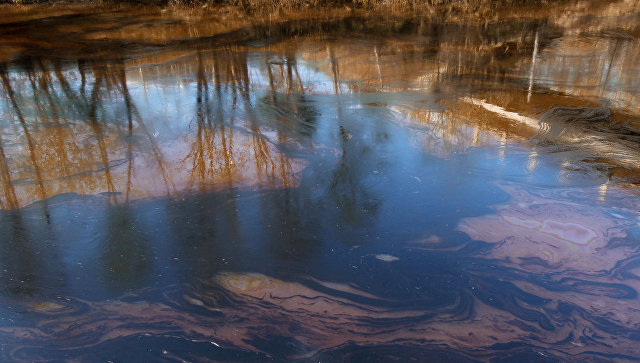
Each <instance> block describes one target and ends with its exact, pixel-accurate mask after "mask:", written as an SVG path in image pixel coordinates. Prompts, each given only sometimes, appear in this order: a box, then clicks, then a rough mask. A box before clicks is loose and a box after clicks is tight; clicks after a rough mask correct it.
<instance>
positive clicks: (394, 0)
mask: <svg viewBox="0 0 640 363" xmlns="http://www.w3.org/2000/svg"><path fill="white" fill-rule="evenodd" d="M550 1H556V2H557V1H562V0H503V1H497V0H0V4H42V3H48V4H89V5H105V4H134V5H158V6H167V5H169V6H172V5H173V6H207V5H231V6H234V7H238V8H241V9H245V10H255V9H263V8H268V9H269V8H270V9H273V8H276V7H307V6H323V7H335V6H349V7H358V8H370V7H378V6H384V7H388V6H394V7H395V6H400V7H411V8H420V7H433V6H447V7H449V8H450V9H451V10H452V11H465V10H466V11H474V10H475V9H477V7H479V6H482V7H486V6H490V7H494V6H499V5H501V4H513V3H532V2H536V3H540V2H550Z"/></svg>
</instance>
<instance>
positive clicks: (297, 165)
mask: <svg viewBox="0 0 640 363" xmlns="http://www.w3.org/2000/svg"><path fill="white" fill-rule="evenodd" d="M566 21H567V20H565V22H566ZM373 22H374V21H373V20H371V19H366V18H363V19H358V18H347V19H343V20H336V21H335V22H333V23H331V22H328V23H322V24H324V25H322V24H321V25H318V24H312V25H309V29H305V28H304V26H303V25H302V24H301V23H300V22H294V23H292V24H289V25H290V26H293V27H289V26H288V25H286V24H281V25H279V26H278V28H276V29H270V30H269V32H270V34H271V36H270V37H271V38H273V37H280V39H279V41H278V42H276V43H269V44H253V43H252V42H253V41H252V40H249V41H248V42H245V43H242V42H244V41H241V44H238V45H227V46H222V47H214V48H209V49H207V48H204V49H203V48H201V45H202V44H204V43H203V41H202V40H200V39H198V38H197V39H195V40H194V41H192V43H193V44H191V45H190V43H185V42H181V43H180V45H176V46H175V47H173V48H172V49H170V50H167V51H163V52H161V53H157V52H156V53H155V54H153V55H143V56H142V57H136V58H133V59H130V60H129V59H127V58H126V54H125V56H124V57H121V58H115V59H114V58H113V57H110V58H105V59H92V58H79V59H78V60H74V61H69V60H66V59H61V58H58V57H51V58H50V57H45V56H43V55H39V56H29V57H22V58H17V59H14V60H13V61H12V62H10V63H6V64H4V65H2V67H1V68H0V76H1V79H2V87H3V90H4V94H5V96H6V97H5V102H4V103H3V105H2V112H3V114H4V115H5V117H3V121H2V125H1V126H2V133H1V137H2V142H1V143H0V145H1V148H0V155H1V156H2V157H0V161H1V165H0V169H1V170H0V172H1V173H0V174H1V175H2V188H3V191H4V192H3V193H2V197H1V198H0V206H1V207H2V208H4V209H14V208H18V207H21V206H25V205H28V204H29V203H32V202H33V201H35V200H41V199H45V198H47V197H50V196H53V195H56V194H60V193H66V192H76V193H82V194H96V193H108V194H109V195H110V198H111V199H112V200H113V201H114V202H122V201H128V200H130V199H131V198H134V199H137V198H144V197H151V196H169V195H176V194H179V193H183V192H186V191H195V190H198V191H205V190H214V189H219V188H223V187H224V188H234V187H253V188H276V187H289V186H293V185H296V183H297V178H296V174H297V173H299V172H300V171H301V170H302V169H303V168H304V166H305V164H306V160H305V158H304V157H301V154H300V153H302V154H304V153H310V152H313V150H314V148H315V147H325V148H328V149H333V150H334V152H336V153H342V152H344V150H341V146H340V144H339V143H331V142H330V143H326V140H321V139H320V138H319V137H318V135H317V128H318V124H319V123H322V122H320V121H319V120H318V119H319V118H323V119H325V120H326V118H327V112H326V108H327V107H330V108H331V109H332V110H333V109H334V110H335V118H336V119H337V120H338V121H337V123H338V124H342V123H343V122H341V121H340V119H341V118H342V117H344V112H345V111H344V110H343V108H345V107H347V108H349V107H350V108H353V107H364V108H379V109H380V110H379V112H387V113H388V114H389V117H390V118H391V119H393V120H396V121H397V122H401V123H408V124H409V125H413V127H422V128H423V129H424V128H427V129H428V132H427V133H426V135H427V137H425V138H423V139H422V140H421V141H420V142H421V143H422V144H423V145H424V147H425V148H426V149H427V150H428V151H429V152H431V153H436V154H439V155H442V156H446V155H448V154H450V153H451V152H454V151H464V150H465V149H467V148H469V147H473V146H479V145H498V144H504V143H505V142H507V141H525V140H527V139H529V138H530V137H532V136H534V135H536V133H538V132H539V130H538V125H537V121H533V122H530V123H529V124H527V123H526V122H517V121H518V118H516V119H514V118H513V117H510V116H509V115H514V114H515V115H518V116H517V117H523V118H527V117H528V118H534V119H535V118H538V117H539V115H540V112H541V111H543V110H545V109H546V108H547V107H549V106H553V105H558V104H561V105H565V106H570V107H585V106H586V107H599V105H600V104H601V102H600V101H601V100H605V101H606V102H608V104H609V105H610V106H611V107H615V110H618V111H616V112H617V113H616V112H614V113H613V114H612V115H611V117H610V118H609V120H610V122H612V123H614V124H616V123H626V125H627V126H625V127H626V128H627V130H628V131H629V132H631V134H632V135H634V136H632V137H633V138H637V133H638V131H637V129H638V126H637V122H638V121H637V115H635V111H634V110H636V109H637V107H638V104H637V100H638V97H637V90H638V89H640V87H638V85H637V84H636V82H638V77H633V76H632V73H630V72H628V71H627V70H632V69H635V68H637V62H638V59H637V57H632V56H631V55H632V54H635V53H637V52H636V50H637V49H636V48H637V46H638V45H637V42H636V41H635V40H634V38H632V37H630V38H629V37H627V38H625V37H612V38H605V39H604V40H602V38H599V39H600V40H598V39H594V38H590V37H588V36H587V37H585V36H578V37H576V36H574V35H571V34H570V35H565V36H560V34H562V32H563V30H562V29H563V27H562V26H563V25H565V26H566V24H562V23H561V21H555V22H554V21H551V20H549V21H542V22H541V21H538V20H532V21H530V22H526V21H524V22H522V23H518V24H510V23H498V24H492V26H493V27H492V28H491V30H490V31H489V29H487V28H482V27H477V26H476V25H470V24H465V23H462V24H456V23H437V22H435V23H434V22H433V19H430V18H418V19H404V20H397V21H395V22H394V21H392V20H387V21H386V22H382V23H379V24H378V25H376V26H375V27H373ZM593 22H594V24H595V23H596V22H595V21H593ZM631 24H633V23H631ZM620 25H621V24H615V26H617V27H619V26H620ZM599 26H602V25H601V24H599ZM515 28H518V29H519V30H517V31H515ZM320 29H321V30H320ZM332 29H336V30H332ZM358 29H367V30H368V31H373V32H374V34H375V33H377V32H379V33H380V35H375V36H374V37H372V38H371V39H367V40H365V39H360V38H359V37H360V35H359V34H360V33H359V30H358ZM337 30H339V31H340V32H342V33H343V35H344V34H353V35H354V36H355V37H351V38H349V37H344V36H343V37H342V38H340V40H338V41H329V42H328V41H327V40H326V37H327V34H326V33H327V31H328V32H329V33H331V32H332V31H337ZM287 32H288V33H290V34H300V33H302V34H310V35H311V36H309V35H307V37H306V38H303V39H298V38H295V37H294V38H286V37H284V38H282V37H283V34H284V33H287ZM318 32H320V33H319V34H322V35H313V34H318ZM254 33H257V34H260V33H261V30H257V29H256V30H254ZM278 34H280V35H278ZM383 34H387V35H384V36H383ZM388 34H392V36H391V37H389V35H388ZM256 37H258V38H259V37H260V35H257V36H256ZM267 39H269V37H267ZM593 42H599V43H597V44H596V43H593ZM603 42H604V43H603ZM607 42H608V43H607ZM600 43H603V44H600ZM192 48H193V49H192ZM589 49H593V50H595V49H598V51H589ZM532 55H533V58H531V57H532ZM585 67H586V69H588V70H589V71H588V72H586V74H583V73H584V72H583V71H584V69H585ZM579 69H580V72H583V73H580V77H577V76H576V75H574V73H575V72H578V70H579ZM505 88H506V89H508V91H506V92H504V91H502V90H503V89H505ZM611 90H615V91H611ZM612 92H613V93H612ZM323 94H324V95H334V97H335V101H331V102H329V101H327V99H326V98H318V95H323ZM345 95H360V96H357V99H356V98H354V96H345ZM349 97H351V98H349ZM478 99H483V100H486V101H482V102H480V103H479V102H478V101H473V100H478ZM470 100H471V101H470ZM491 105H502V106H499V108H500V109H502V110H503V111H505V112H502V113H501V112H496V111H495V110H494V109H493V108H491V107H493V106H491ZM547 105H549V106H547ZM504 107H506V109H505V108H504ZM507 109H508V110H507ZM332 112H333V111H332ZM505 115H507V116H505ZM629 118H631V123H629ZM634 125H635V126H634ZM340 127H341V131H340V132H341V133H342V134H343V136H342V137H349V136H348V135H349V134H348V130H344V129H343V128H344V126H340ZM627 133H628V132H627ZM547 136H548V135H547ZM552 136H553V135H552ZM609 136H610V135H609ZM610 138H611V137H609V139H610ZM614 138H615V135H614ZM574 139H575V138H574ZM547 141H548V140H547ZM557 141H558V142H560V141H566V139H565V140H557ZM609 141H610V140H604V141H603V143H604V142H609ZM625 150H627V151H625V152H624V153H623V154H624V155H617V157H613V158H610V159H617V160H613V161H612V160H610V161H612V162H613V164H616V162H618V163H622V164H623V166H624V167H627V168H629V167H630V165H633V164H634V163H635V162H636V161H637V160H638V159H637V158H636V156H635V155H633V154H634V152H633V146H631V147H627V148H626V149H625ZM618 154H620V153H618ZM600 156H602V157H603V158H606V157H607V156H609V155H600ZM625 158H627V159H629V160H625ZM621 160H622V161H621Z"/></svg>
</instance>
